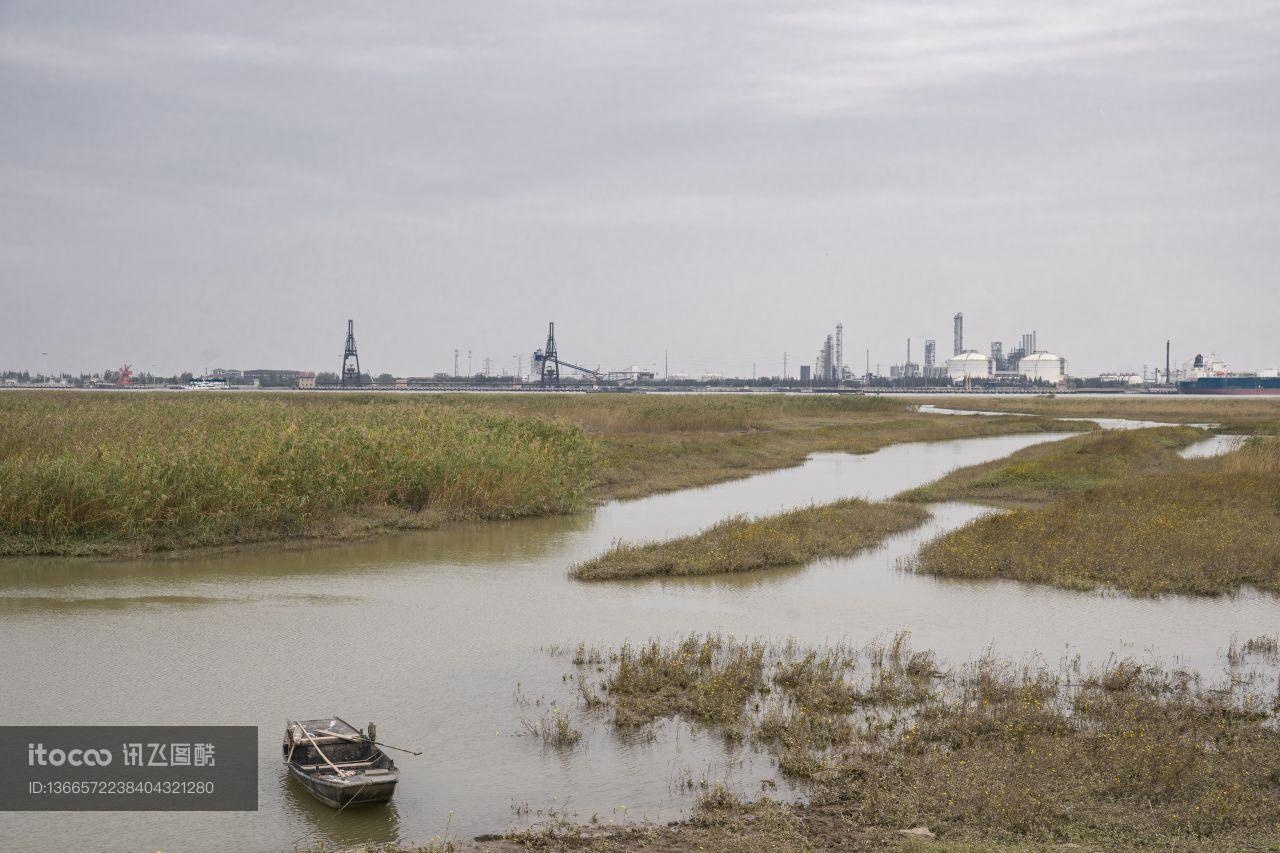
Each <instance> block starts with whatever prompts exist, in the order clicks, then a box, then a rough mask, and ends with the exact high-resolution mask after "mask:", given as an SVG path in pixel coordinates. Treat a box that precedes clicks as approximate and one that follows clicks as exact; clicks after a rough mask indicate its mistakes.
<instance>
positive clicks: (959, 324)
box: [951, 313, 964, 355]
mask: <svg viewBox="0 0 1280 853" xmlns="http://www.w3.org/2000/svg"><path fill="white" fill-rule="evenodd" d="M952 322H953V324H954V326H955V328H954V338H955V339H954V340H953V341H952V343H953V344H954V347H953V349H954V350H955V352H953V353H951V354H952V355H959V354H960V353H962V352H964V314H962V313H958V314H956V316H955V317H953V318H952Z"/></svg>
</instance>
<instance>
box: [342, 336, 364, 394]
mask: <svg viewBox="0 0 1280 853" xmlns="http://www.w3.org/2000/svg"><path fill="white" fill-rule="evenodd" d="M338 376H339V377H341V378H340V379H339V382H340V383H341V385H342V387H344V388H346V387H348V386H352V385H354V386H359V385H360V382H361V373H360V354H359V353H357V352H356V324H355V321H354V320H348V321H347V346H346V348H345V349H343V351H342V372H341V373H339V374H338Z"/></svg>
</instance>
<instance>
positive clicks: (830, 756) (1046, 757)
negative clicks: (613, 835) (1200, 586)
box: [601, 635, 1280, 849]
mask: <svg viewBox="0 0 1280 853" xmlns="http://www.w3.org/2000/svg"><path fill="white" fill-rule="evenodd" d="M603 659H613V660H614V663H611V664H609V665H608V677H607V679H606V685H607V686H608V689H607V690H606V691H605V693H604V696H605V699H606V701H607V702H608V703H609V704H610V705H611V706H612V707H613V708H614V710H615V722H616V723H617V724H618V725H619V726H624V727H625V726H631V725H635V724H636V723H637V722H644V721H650V720H653V719H656V718H658V717H662V716H682V717H686V718H689V719H691V720H692V721H694V722H695V723H697V724H699V725H705V726H709V727H711V728H713V729H714V730H716V731H720V732H722V733H724V734H725V735H726V736H727V737H731V738H734V739H750V740H752V741H754V742H756V743H758V744H760V745H761V746H762V747H763V748H765V749H768V750H769V751H770V752H772V753H773V754H774V755H775V756H777V758H778V760H779V767H780V770H781V771H782V772H783V773H786V774H789V775H791V776H792V777H794V778H796V779H797V780H799V781H801V782H803V783H805V784H807V786H808V787H809V790H810V804H809V805H808V806H807V807H804V808H801V809H798V810H797V809H792V808H790V807H786V806H782V805H779V804H776V803H771V802H768V801H762V802H759V803H756V804H748V803H744V802H742V801H741V800H737V799H735V798H734V797H733V796H731V795H729V794H728V793H727V792H725V793H722V794H721V795H718V796H717V797H715V798H714V802H707V803H703V804H700V808H699V810H698V811H697V812H696V813H695V815H694V816H693V818H692V819H691V820H690V821H689V822H688V823H687V824H685V825H682V826H681V827H680V828H679V830H678V832H677V833H676V834H673V835H672V836H670V838H669V839H668V840H674V839H676V838H686V839H694V838H697V839H700V840H701V842H708V841H710V840H711V839H712V838H718V839H719V840H718V841H717V842H715V843H714V844H711V845H710V846H712V847H719V848H720V849H737V848H738V847H739V846H740V845H738V844H736V843H735V841H736V840H738V839H741V841H742V842H743V844H747V845H754V844H756V843H757V842H761V843H763V838H764V836H761V835H760V834H759V832H758V825H757V821H759V820H763V819H765V817H764V816H765V815H768V818H767V819H768V821H769V822H770V823H769V826H770V827H771V829H770V830H769V832H770V833H772V832H775V831H778V832H782V834H781V835H779V836H777V837H778V838H779V839H781V838H783V837H786V838H788V839H790V840H789V841H788V842H787V843H786V844H785V845H783V844H780V845H779V849H785V848H786V847H789V846H792V845H797V846H796V848H795V849H805V847H806V846H813V847H818V848H822V847H826V846H828V845H829V844H831V843H832V842H834V841H836V840H837V839H839V838H842V837H843V838H844V839H845V843H844V844H843V845H841V846H851V847H852V846H853V845H852V844H851V841H852V840H855V839H865V840H866V842H867V845H868V846H869V847H877V846H879V845H880V844H882V843H884V841H885V840H886V839H887V838H890V837H891V835H892V834H894V833H896V832H897V831H898V830H900V829H903V828H908V827H914V826H920V825H924V826H928V827H930V828H931V829H932V830H933V831H934V832H935V833H937V835H938V837H939V840H940V841H945V842H947V843H971V844H993V843H994V844H1000V845H1004V844H1017V845H1022V844H1026V845H1042V844H1052V843H1064V842H1073V843H1082V844H1086V845H1090V844H1099V845H1102V846H1104V847H1108V848H1117V849H1119V848H1126V849H1127V848H1131V847H1135V846H1148V847H1153V848H1154V847H1160V848H1165V849H1167V848H1169V847H1170V846H1172V847H1176V848H1178V849H1183V848H1201V847H1204V848H1206V849H1239V847H1238V846H1239V845H1240V844H1242V843H1246V844H1248V845H1253V846H1256V847H1257V848H1258V849H1267V847H1268V845H1273V844H1276V843H1277V842H1280V774H1277V771H1276V768H1277V767H1280V737H1277V735H1276V727H1277V725H1280V719H1277V709H1276V708H1275V707H1274V706H1273V705H1270V704H1268V703H1269V700H1270V697H1269V693H1268V691H1269V690H1270V688H1271V686H1272V683H1273V681H1274V675H1270V676H1267V677H1258V676H1257V675H1256V674H1255V675H1253V676H1250V677H1249V678H1244V679H1242V678H1240V677H1239V675H1238V674H1233V673H1231V672H1230V671H1228V672H1227V673H1226V674H1225V676H1224V677H1225V678H1226V679H1227V680H1226V682H1225V683H1226V684H1228V685H1229V686H1228V687H1226V688H1224V687H1223V686H1222V683H1219V682H1209V683H1206V682H1202V680H1201V679H1200V678H1199V677H1198V676H1196V675H1193V674H1190V673H1187V672H1184V671H1180V670H1166V669H1163V668H1161V667H1159V666H1155V665H1152V664H1145V663H1139V662H1136V661H1133V660H1129V659H1116V660H1112V661H1111V662H1109V663H1107V664H1105V665H1102V666H1098V667H1093V668H1083V667H1081V665H1080V664H1079V662H1078V661H1064V662H1062V663H1061V664H1060V665H1059V666H1057V667H1050V666H1048V665H1045V664H1043V663H1039V662H1036V661H1030V662H1020V663H1018V662H1012V661H1008V660H1002V659H999V658H997V657H995V656H994V655H992V654H990V653H989V654H987V655H985V656H983V657H982V658H980V659H978V660H976V661H973V662H971V663H968V664H965V665H961V666H958V667H952V668H947V669H945V670H944V669H940V668H938V666H937V665H936V662H935V659H934V657H933V656H932V655H931V654H928V653H927V652H920V651H916V650H914V649H912V648H911V646H910V643H909V642H908V640H907V638H906V637H905V636H904V635H899V636H898V637H895V638H894V639H893V640H891V641H889V642H887V643H880V644H873V645H871V646H868V647H863V648H856V647H851V646H847V645H839V646H833V647H808V646H802V645H800V644H797V643H788V644H783V645H778V644H773V645H765V644H763V643H760V642H758V641H757V642H753V641H736V640H732V639H725V638H722V637H717V636H714V635H713V636H699V635H694V636H690V637H686V638H683V639H680V640H675V641H672V642H669V643H665V644H661V643H650V644H648V645H646V646H644V647H643V648H642V650H640V651H637V650H632V649H629V647H623V649H622V650H621V651H619V652H618V653H617V654H616V655H615V656H611V655H608V654H606V655H604V656H603ZM640 660H642V661H643V664H638V661H640ZM730 674H731V675H730ZM717 676H719V677H723V678H725V679H726V681H727V683H731V684H732V685H733V687H732V688H731V689H724V690H721V691H720V692H719V698H718V699H717V700H716V701H715V702H714V703H713V705H714V710H713V711H711V712H710V713H708V712H706V711H703V710H700V708H699V705H698V704H697V703H696V702H692V701H691V699H690V696H691V694H693V693H695V692H697V691H699V690H701V689H702V685H704V684H707V683H709V682H710V681H712V680H714V679H715V678H716V677H717ZM877 683H879V684H886V683H887V684H893V685H899V686H896V687H894V688H893V689H889V690H882V689H876V687H875V685H876V684H877ZM903 685H905V687H903ZM752 814H756V815H758V816H757V817H754V818H753V817H751V815H752ZM775 822H779V823H775ZM840 828H843V832H844V835H843V836H841V835H840V834H839V831H838V830H839V829H840ZM707 833H711V834H710V835H708V834H707ZM613 840H615V841H616V840H618V839H613ZM653 841H654V838H652V837H650V838H648V839H646V843H650V844H651V843H653ZM601 849H604V848H601ZM614 849H632V848H631V847H630V846H627V845H626V844H624V845H623V846H622V847H619V848H614ZM743 849H749V847H744V848H743ZM760 849H768V848H767V847H762V848H760ZM856 849H861V848H860V847H858V848H856Z"/></svg>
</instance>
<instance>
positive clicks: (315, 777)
mask: <svg viewBox="0 0 1280 853" xmlns="http://www.w3.org/2000/svg"><path fill="white" fill-rule="evenodd" d="M289 775H290V776H292V777H293V778H294V779H295V780H297V782H298V784H300V785H301V786H302V787H303V788H305V789H306V790H307V793H309V794H310V795H311V796H313V797H315V798H316V799H317V800H319V801H320V802H322V803H324V804H325V805H326V806H332V807H333V808H335V809H345V808H356V807H359V806H376V805H380V804H382V803H385V802H388V801H389V800H390V799H391V797H392V795H393V794H395V792H396V785H397V784H398V783H399V781H400V774H399V773H393V774H390V775H388V776H381V777H376V778H366V777H364V776H363V775H362V774H361V775H357V776H354V777H352V776H348V777H346V778H343V779H338V778H337V777H336V776H333V775H327V774H315V773H308V772H306V771H304V770H300V769H298V768H297V767H295V766H293V765H290V766H289Z"/></svg>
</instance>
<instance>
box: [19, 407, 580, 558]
mask: <svg viewBox="0 0 1280 853" xmlns="http://www.w3.org/2000/svg"><path fill="white" fill-rule="evenodd" d="M595 464H596V457H595V449H594V447H593V445H592V443H591V441H590V440H589V439H588V438H587V437H586V436H585V435H583V433H582V431H581V430H579V429H577V428H576V427H573V426H570V425H566V424H563V423H559V422H556V421H553V420H546V419H537V418H518V417H514V416H512V415H509V414H505V413H502V412H496V411H483V410H480V409H478V408H463V407H445V406H439V405H434V404H432V403H431V402H430V401H429V400H424V399H421V398H407V399H396V400H390V399H387V398H384V397H374V396H361V397H337V396H332V397H331V396H324V397H319V396H310V395H289V396H277V395H266V394H262V395H259V394H252V395H250V394H246V395H244V396H234V397H232V396H228V395H221V394H218V395H214V394H209V395H204V394H197V393H188V394H142V393H138V394H79V393H68V394H50V393H31V394H13V393H6V394H0V553H7V554H19V553H31V554H48V553H94V552H111V553H119V552H121V551H126V552H127V551H144V550H156V549H169V548H181V547H192V546H200V545H221V544H227V543H235V542H251V541H261V540H269V539H283V538H291V537H303V536H316V535H320V536H336V535H342V534H343V533H344V532H346V533H350V532H352V531H361V530H369V529H373V528H377V527H415V526H431V525H435V524H439V523H440V522H442V521H447V520H450V519H458V518H510V517H515V516H526V515H542V514H547V513H555V512H566V511H570V510H573V509H577V508H579V507H581V506H583V504H584V500H585V497H586V491H587V486H588V485H589V483H590V479H591V473H592V470H593V469H594V466H595Z"/></svg>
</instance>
